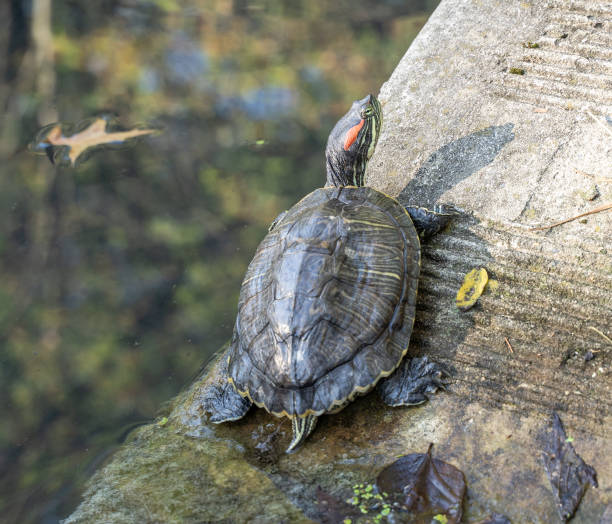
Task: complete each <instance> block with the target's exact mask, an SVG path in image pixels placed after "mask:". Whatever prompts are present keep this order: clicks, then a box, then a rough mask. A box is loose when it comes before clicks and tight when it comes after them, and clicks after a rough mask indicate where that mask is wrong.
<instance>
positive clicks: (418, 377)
mask: <svg viewBox="0 0 612 524" xmlns="http://www.w3.org/2000/svg"><path fill="white" fill-rule="evenodd" d="M447 375H448V373H447V372H446V370H445V369H444V368H443V367H442V366H441V365H440V364H437V363H435V362H432V361H431V360H429V359H428V358H427V357H418V358H408V357H406V358H404V360H403V361H402V363H401V364H400V366H399V368H397V369H396V370H395V372H394V373H393V374H391V375H389V376H388V377H387V378H385V379H383V380H381V381H380V382H379V383H378V385H377V386H376V389H377V390H378V394H379V395H380V396H381V398H382V399H383V402H384V403H385V404H387V405H388V406H391V407H396V406H413V405H416V404H422V403H423V402H425V401H426V400H428V399H429V395H430V394H432V393H435V392H436V391H437V390H438V389H440V388H442V389H444V382H443V380H442V378H443V377H444V376H447Z"/></svg>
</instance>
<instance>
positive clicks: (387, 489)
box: [376, 444, 466, 524]
mask: <svg viewBox="0 0 612 524" xmlns="http://www.w3.org/2000/svg"><path fill="white" fill-rule="evenodd" d="M432 446H433V444H430V446H429V449H428V450H427V453H411V454H410V455H405V456H403V457H401V458H400V459H399V460H396V461H395V462H394V463H393V464H391V465H390V466H387V467H386V468H385V469H383V470H382V471H381V472H380V474H379V475H378V477H377V478H376V485H377V487H378V490H379V491H380V492H382V493H383V494H386V495H388V498H389V500H391V501H393V503H394V504H393V507H394V508H399V510H401V512H409V513H410V519H411V520H410V522H427V523H429V522H431V519H432V518H433V517H434V516H436V515H440V514H441V515H445V516H446V517H447V522H448V523H449V524H453V523H457V522H460V521H461V515H462V513H463V510H462V504H463V497H464V496H465V491H466V484H465V478H464V476H463V473H462V472H461V471H460V470H459V469H457V468H456V467H455V466H452V465H451V464H448V463H447V462H444V461H442V460H438V459H435V458H433V457H432V456H431V448H432ZM394 512H395V509H394ZM400 520H401V517H400Z"/></svg>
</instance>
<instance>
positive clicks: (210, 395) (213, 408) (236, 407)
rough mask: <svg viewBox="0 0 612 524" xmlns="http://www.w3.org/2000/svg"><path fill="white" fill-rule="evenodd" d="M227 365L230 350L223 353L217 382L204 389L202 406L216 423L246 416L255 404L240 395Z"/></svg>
mask: <svg viewBox="0 0 612 524" xmlns="http://www.w3.org/2000/svg"><path fill="white" fill-rule="evenodd" d="M227 366H228V352H226V353H225V354H223V355H221V362H220V365H219V371H218V379H217V383H216V384H212V385H210V386H208V387H207V388H206V390H205V391H204V399H203V401H202V407H203V409H204V411H206V412H208V413H210V418H209V420H210V421H211V422H214V423H215V424H219V423H221V422H229V421H231V420H238V419H239V418H242V417H244V416H245V415H246V412H247V411H248V410H249V408H250V407H251V405H252V404H253V403H252V402H251V401H250V400H249V399H248V398H244V397H243V396H242V395H240V394H239V393H238V392H237V391H236V388H234V385H233V384H232V383H231V382H230V381H229V380H228V371H227Z"/></svg>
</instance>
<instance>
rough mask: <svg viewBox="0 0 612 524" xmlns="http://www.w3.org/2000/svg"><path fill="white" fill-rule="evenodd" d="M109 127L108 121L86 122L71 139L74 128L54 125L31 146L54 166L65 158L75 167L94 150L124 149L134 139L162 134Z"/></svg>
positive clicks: (49, 126) (44, 131)
mask: <svg viewBox="0 0 612 524" xmlns="http://www.w3.org/2000/svg"><path fill="white" fill-rule="evenodd" d="M109 124H110V122H109V120H108V119H107V118H106V117H98V118H95V119H93V120H86V121H84V122H81V123H79V124H78V125H77V126H76V131H75V132H74V133H72V134H69V136H66V134H65V133H68V132H69V131H70V129H71V127H72V126H70V125H69V124H51V125H48V126H45V127H44V128H43V129H41V130H40V131H39V133H38V135H37V137H36V139H35V140H34V142H32V143H31V144H30V149H31V150H32V151H34V152H42V153H45V154H46V155H47V157H48V158H49V160H50V161H51V163H55V162H56V161H57V160H58V159H60V160H61V159H62V158H63V157H65V158H66V159H67V162H66V163H69V164H71V165H73V166H74V165H75V164H76V162H77V160H78V159H79V157H80V156H81V155H82V154H83V153H85V152H86V151H88V150H91V149H92V148H97V147H100V146H109V145H111V146H113V145H114V146H117V145H123V144H125V142H126V141H128V140H130V139H133V138H136V137H140V136H143V135H150V134H152V133H155V132H157V131H158V130H157V129H144V128H134V129H130V130H112V129H110V128H109Z"/></svg>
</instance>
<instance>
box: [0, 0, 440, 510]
mask: <svg viewBox="0 0 612 524" xmlns="http://www.w3.org/2000/svg"><path fill="white" fill-rule="evenodd" d="M434 3H435V2H425V1H414V2H395V1H393V0H387V1H380V2H374V1H373V0H361V1H360V0H352V1H351V2H348V1H344V0H343V1H340V2H323V1H312V0H308V1H306V0H302V1H298V0H294V1H292V2H286V1H281V0H277V1H274V0H266V1H261V2H251V1H247V0H234V1H232V0H207V1H206V2H204V1H201V2H196V1H193V0H192V1H190V0H186V1H184V2H180V3H179V2H177V1H175V0H153V1H150V2H147V3H140V2H139V3H136V2H126V1H125V0H110V1H105V2H93V3H92V2H87V3H78V2H71V1H68V0H53V1H52V0H32V1H31V2H30V1H19V0H14V1H12V2H4V3H0V16H2V18H3V20H5V21H8V27H7V28H6V30H5V31H2V32H0V46H1V47H2V49H3V50H4V52H3V53H0V75H1V76H0V79H1V80H0V102H1V104H2V105H1V106H0V111H2V115H1V118H0V157H1V158H2V163H1V164H0V184H1V189H2V190H1V191H0V206H1V207H0V208H1V209H2V210H3V212H4V215H3V220H2V221H1V222H0V253H1V257H0V272H1V277H2V286H0V338H1V340H2V350H1V352H0V399H1V401H2V403H1V405H2V408H3V411H2V415H3V421H4V423H3V424H2V425H0V471H2V472H3V474H2V476H1V478H0V515H2V519H1V520H6V521H8V522H39V521H43V522H55V521H57V520H58V519H59V518H61V517H62V516H65V515H66V514H67V512H69V511H70V510H71V509H72V508H73V507H74V504H75V503H76V501H77V500H78V492H79V490H80V488H81V482H82V480H83V478H84V477H86V476H87V475H88V474H89V473H90V469H89V465H97V464H98V463H99V460H100V457H104V456H105V454H106V453H107V450H108V449H109V448H111V447H112V445H113V444H115V443H117V442H119V441H120V440H121V438H122V433H123V430H122V428H126V427H130V425H131V424H133V423H134V422H135V421H141V420H143V419H147V418H150V417H152V416H154V415H155V413H156V411H157V409H158V408H159V406H160V405H161V404H162V403H163V402H164V401H165V400H167V399H168V398H171V397H172V396H173V395H174V394H175V393H176V391H177V390H178V389H179V388H180V387H181V386H182V385H184V384H185V383H186V382H187V381H188V380H189V379H190V378H191V377H192V376H193V374H194V373H195V372H196V371H197V370H198V369H199V367H200V365H201V363H202V362H203V361H205V360H206V358H207V356H208V355H209V354H210V352H212V351H214V350H216V349H217V348H218V347H220V346H221V344H222V343H223V342H224V341H225V340H226V339H227V338H228V337H229V334H230V330H231V327H232V325H233V321H234V316H235V309H236V302H237V298H238V292H239V288H240V281H241V279H242V276H243V274H244V271H245V269H246V265H247V264H248V262H249V260H250V258H251V256H252V254H253V253H254V251H255V248H256V246H257V244H258V242H259V240H260V239H261V238H263V236H264V235H265V232H266V230H267V226H268V224H269V222H270V221H271V220H272V219H273V218H274V217H275V216H276V215H277V214H278V213H279V211H281V210H283V209H285V208H288V207H289V206H290V205H292V204H293V203H294V202H295V201H296V200H297V199H298V198H299V197H300V196H303V195H304V194H306V193H307V192H309V191H311V190H312V189H313V188H315V187H317V186H320V185H322V184H323V183H324V179H325V171H324V157H323V150H324V144H325V140H326V138H327V133H328V132H329V129H330V128H331V126H332V125H333V123H334V122H335V121H336V119H337V118H338V116H339V115H340V114H341V113H343V112H344V111H345V110H346V107H348V106H349V104H350V103H351V101H352V100H355V99H357V98H360V97H362V96H363V95H364V94H365V93H368V92H377V91H378V89H379V86H380V84H381V83H382V82H383V81H384V80H385V79H386V78H387V77H388V76H389V74H390V73H391V71H392V70H393V67H394V66H395V65H396V63H397V61H398V60H399V58H400V57H401V56H402V54H403V53H404V52H405V50H406V48H407V47H408V45H409V43H410V41H411V39H412V38H413V37H414V35H415V34H416V33H417V32H418V30H419V28H420V27H421V25H422V24H423V23H424V21H425V19H426V15H425V14H423V13H424V12H426V11H428V10H431V9H433V7H434ZM108 112H111V113H113V114H116V115H118V116H119V117H120V121H121V122H124V123H126V124H133V123H136V122H147V123H150V124H151V125H155V127H162V128H163V129H164V133H163V134H162V135H159V136H156V137H152V138H143V139H142V141H140V142H139V143H138V144H136V145H135V146H134V147H132V148H129V149H121V150H108V149H104V150H101V151H97V152H96V153H94V154H92V155H90V156H89V158H88V159H87V160H86V161H84V162H82V163H81V164H80V165H77V166H76V167H74V168H73V167H71V166H65V165H59V166H53V165H51V164H50V163H49V162H48V160H47V159H46V158H44V157H38V156H33V155H30V154H29V153H28V152H27V151H26V145H27V144H28V142H29V141H30V140H31V139H32V137H33V136H35V135H36V132H37V130H39V129H41V128H42V127H44V126H46V125H48V124H50V123H52V122H57V121H62V122H65V121H70V122H79V121H83V120H85V119H88V118H93V117H95V116H98V115H101V114H103V113H108Z"/></svg>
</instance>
